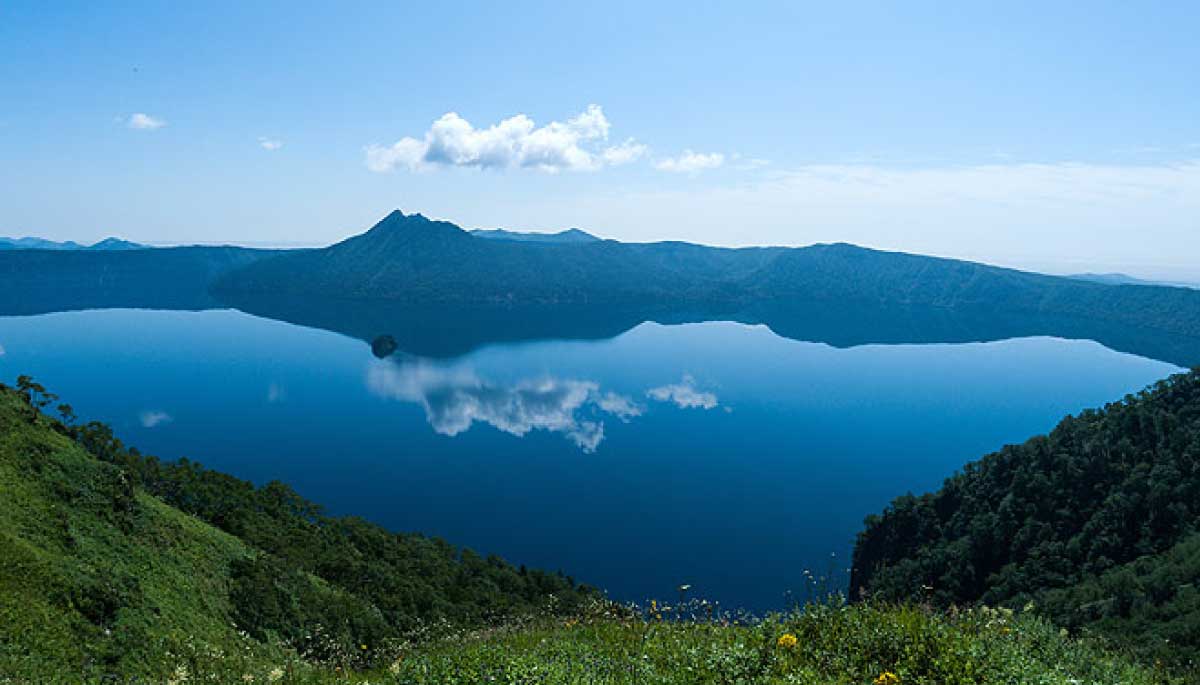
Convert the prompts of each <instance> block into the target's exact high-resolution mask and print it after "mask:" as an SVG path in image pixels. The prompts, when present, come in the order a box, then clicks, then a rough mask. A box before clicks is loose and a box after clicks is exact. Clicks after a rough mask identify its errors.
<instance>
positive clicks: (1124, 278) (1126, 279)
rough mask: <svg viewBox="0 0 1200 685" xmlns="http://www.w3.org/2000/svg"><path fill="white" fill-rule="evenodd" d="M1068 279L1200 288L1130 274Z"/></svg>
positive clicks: (1113, 283) (1077, 276) (1112, 283)
mask: <svg viewBox="0 0 1200 685" xmlns="http://www.w3.org/2000/svg"><path fill="white" fill-rule="evenodd" d="M1067 278H1074V279H1075V280H1078V281H1091V282H1092V283H1104V284H1105V285H1164V286H1169V287H1173V288H1193V289H1197V288H1200V285H1196V284H1195V283H1174V282H1170V281H1147V280H1145V279H1141V278H1135V277H1133V276H1130V275H1128V274H1122V273H1107V274H1094V273H1083V274H1072V275H1070V276H1067Z"/></svg>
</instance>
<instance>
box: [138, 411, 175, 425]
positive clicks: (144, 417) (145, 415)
mask: <svg viewBox="0 0 1200 685" xmlns="http://www.w3.org/2000/svg"><path fill="white" fill-rule="evenodd" d="M174 420H175V419H174V418H172V417H171V415H170V414H168V413H167V412H165V411H158V410H150V409H147V410H146V411H144V412H142V413H141V414H138V421H140V422H141V424H142V427H143V428H155V427H157V426H161V425H163V424H165V423H171V422H172V421H174Z"/></svg>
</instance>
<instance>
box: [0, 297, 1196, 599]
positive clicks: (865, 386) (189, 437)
mask: <svg viewBox="0 0 1200 685" xmlns="http://www.w3.org/2000/svg"><path fill="white" fill-rule="evenodd" d="M1176 370H1177V368H1176V367H1175V366H1173V365H1170V364H1166V363H1163V362H1158V361H1152V360H1149V359H1145V358H1142V357H1137V356H1133V355H1128V354H1121V353H1118V352H1114V351H1112V350H1109V349H1107V348H1105V347H1103V346H1101V345H1100V344H1098V343H1095V342H1090V341H1070V340H1062V339H1057V338H1048V337H1033V338H1020V339H1014V340H1006V341H1000V342H990V343H969V344H925V345H864V346H859V347H852V348H849V349H837V348H833V347H829V346H827V345H825V344H820V343H806V342H798V341H795V340H789V339H785V338H781V337H779V336H777V335H775V334H774V333H772V332H771V331H770V330H768V329H767V328H766V327H763V326H746V325H742V324H734V323H703V324H687V325H676V326H663V325H658V324H649V323H648V324H642V325H640V326H637V327H635V328H633V329H632V330H629V331H627V332H625V333H623V334H621V335H618V336H616V337H614V338H611V339H607V340H600V341H586V342H581V341H541V342H524V343H511V344H498V345H491V346H484V347H482V348H480V349H477V350H475V351H474V352H471V353H468V354H465V355H462V356H458V357H455V358H451V359H437V360H433V359H429V358H422V357H416V356H411V355H407V354H404V353H403V352H398V353H396V354H394V355H392V356H390V357H387V358H385V359H379V358H377V357H375V356H374V355H373V354H372V351H371V348H370V346H369V345H367V344H366V343H364V342H363V341H361V340H357V339H353V338H350V337H346V336H343V335H340V334H337V333H332V332H328V331H324V330H317V329H310V328H305V327H302V326H297V325H292V324H288V323H282V322H279V321H274V320H270V319H264V318H257V317H254V316H250V315H247V314H243V313H241V312H238V311H234V310H219V311H206V312H173V311H142V310H105V311H86V312H72V313H55V314H46V315H41V316H31V317H10V318H0V379H2V380H4V381H5V382H8V383H11V382H12V380H13V379H14V378H15V377H16V375H17V374H20V373H29V374H32V375H34V376H35V377H36V378H37V379H38V380H39V381H41V382H42V383H43V384H45V385H46V386H47V387H49V388H50V389H51V390H53V391H55V392H57V393H59V394H60V395H61V396H62V397H63V398H64V399H65V400H66V401H69V402H70V403H71V404H73V405H74V407H75V408H76V411H77V413H78V414H79V415H80V416H82V417H85V418H88V419H100V420H103V421H106V422H109V423H111V424H112V425H113V426H114V428H115V429H116V430H117V433H118V435H120V436H121V437H122V438H123V439H125V440H126V442H128V443H130V444H132V445H136V446H138V447H139V448H140V449H142V450H143V451H144V452H148V453H152V454H157V455H159V456H161V457H164V458H175V457H180V456H186V457H188V458H191V459H195V460H197V461H200V462H202V463H204V464H205V465H207V466H210V467H212V468H215V469H218V470H221V471H227V472H230V473H233V474H236V475H238V476H241V477H243V478H247V479H250V480H253V481H256V482H260V483H261V482H265V481H268V480H272V479H278V480H282V481H284V482H287V483H289V484H291V485H292V486H294V487H295V488H296V489H297V490H298V491H299V492H300V493H301V494H303V495H304V496H306V497H308V498H310V499H313V500H315V501H317V502H320V503H321V504H323V505H324V506H325V507H326V508H327V509H328V510H329V511H330V512H331V513H335V514H356V515H361V516H364V517H366V518H368V519H370V520H372V521H375V522H377V523H380V524H383V525H385V526H388V527H390V528H393V529H397V530H405V531H420V532H424V533H428V534H431V535H438V536H442V537H444V538H446V539H448V540H450V541H451V542H454V543H456V544H461V545H466V546H469V547H472V548H474V549H476V550H478V551H480V552H484V553H489V552H494V553H497V554H500V555H501V556H503V557H505V558H507V559H509V560H510V561H512V562H514V563H524V564H528V565H530V566H537V567H543V568H548V569H551V570H555V569H561V570H563V571H565V572H567V573H569V574H571V575H573V576H575V577H576V578H578V579H580V580H583V581H586V582H589V583H592V584H595V585H598V586H600V587H603V588H606V589H607V590H608V591H609V592H610V594H611V595H612V596H614V597H616V598H619V599H623V600H626V599H634V600H640V599H643V598H646V597H649V596H659V597H671V596H674V588H675V587H676V586H678V585H679V584H682V583H690V584H691V585H692V586H693V588H694V590H693V593H695V594H698V595H700V596H704V597H708V598H711V599H716V600H719V601H721V602H722V604H724V605H726V606H732V605H740V606H745V607H748V608H751V609H754V610H765V609H769V608H775V607H779V606H782V604H783V602H784V597H785V593H786V592H788V591H789V590H791V591H793V592H795V593H797V594H803V591H804V590H803V580H802V576H801V573H802V571H803V570H804V569H806V568H811V569H813V570H814V571H816V572H817V573H818V574H820V573H823V572H824V571H825V570H826V569H827V568H829V567H830V565H831V563H832V564H834V565H835V566H836V567H839V568H844V567H845V565H846V563H847V561H848V556H849V551H850V547H851V544H852V541H853V536H854V534H855V533H856V531H857V530H858V529H859V527H860V525H861V522H862V519H863V517H864V516H866V515H867V514H870V513H872V512H876V511H878V510H880V509H881V508H882V507H883V506H884V505H885V504H886V503H887V502H888V501H889V500H890V499H891V498H892V497H895V496H896V495H899V494H903V493H904V492H906V491H910V490H911V491H914V492H915V491H924V490H928V489H931V488H935V487H937V486H938V485H939V484H940V483H941V481H942V479H944V478H945V477H946V476H948V475H950V474H951V473H952V472H953V471H954V470H955V469H957V468H959V467H960V466H962V465H963V464H964V463H965V462H967V461H969V460H972V459H975V458H977V457H979V456H981V455H983V454H985V453H987V452H989V451H992V450H995V449H997V448H999V447H1000V446H1002V445H1003V444H1005V443H1012V442H1020V441H1023V440H1024V439H1025V438H1027V437H1029V436H1031V435H1033V434H1036V433H1039V432H1044V431H1046V430H1048V429H1050V428H1051V427H1053V426H1054V424H1055V423H1057V421H1058V420H1059V419H1060V418H1061V417H1062V416H1064V415H1065V414H1067V413H1071V412H1076V411H1078V410H1080V409H1083V408H1085V407H1092V406H1098V405H1101V404H1103V403H1105V402H1107V401H1111V400H1114V399H1117V398H1119V397H1121V396H1123V395H1124V394H1125V393H1128V392H1131V391H1135V390H1138V389H1140V388H1142V387H1143V386H1145V385H1146V384H1148V383H1151V382H1153V381H1155V380H1157V379H1159V378H1162V377H1164V376H1166V375H1168V374H1170V373H1172V372H1173V371H1176ZM831 555H836V557H834V556H831Z"/></svg>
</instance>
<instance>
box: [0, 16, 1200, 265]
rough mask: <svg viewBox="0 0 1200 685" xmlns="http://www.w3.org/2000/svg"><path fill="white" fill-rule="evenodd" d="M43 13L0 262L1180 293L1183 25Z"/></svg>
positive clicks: (1189, 194) (28, 65) (25, 38)
mask: <svg viewBox="0 0 1200 685" xmlns="http://www.w3.org/2000/svg"><path fill="white" fill-rule="evenodd" d="M49 4H50V3H41V2H37V3H34V2H20V1H17V2H12V1H10V2H7V3H5V4H3V5H0V235H13V234H19V235H24V234H34V235H42V236H46V237H51V238H56V239H75V240H95V239H97V238H100V237H103V236H105V235H109V234H117V235H121V236H124V237H128V238H131V239H135V240H144V241H155V242H237V243H268V244H324V243H328V242H331V241H334V240H337V239H340V238H342V237H345V236H347V235H349V234H352V233H355V232H359V231H361V230H362V229H364V228H365V227H367V226H369V225H370V224H371V223H372V222H373V221H374V220H376V219H378V218H379V217H380V216H382V215H383V214H384V213H386V212H387V211H388V210H390V209H392V208H395V207H399V208H401V209H403V210H405V211H420V212H423V213H425V214H427V215H430V216H435V217H439V218H445V219H449V220H452V221H455V222H457V223H460V224H462V225H465V226H469V227H476V226H481V227H497V226H500V227H508V228H517V229H531V230H552V229H554V230H557V229H560V228H565V227H568V226H579V227H581V228H584V229H586V230H590V231H593V232H595V233H598V234H600V235H604V236H608V237H614V238H619V239H623V240H659V239H684V240H693V241H699V242H707V243H714V244H723V245H744V244H764V243H770V244H789V245H800V244H808V243H812V242H818V241H834V240H845V241H850V242H855V243H859V244H864V245H869V246H875V247H882V248H888V249H903V250H910V251H916V252H924V253H929V254H939V255H947V256H955V257H966V258H973V259H981V260H985V261H990V262H994V263H1000V264H1007V265H1014V266H1020V267H1026V268H1036V269H1044V270H1050V271H1075V270H1089V269H1090V270H1123V271H1126V272H1130V273H1134V274H1138V275H1143V276H1152V277H1159V278H1188V279H1200V266H1197V265H1196V263H1197V262H1200V260H1198V259H1196V256H1197V255H1200V88H1198V87H1197V76H1196V74H1198V73H1200V41H1197V40H1196V39H1195V34H1194V31H1195V27H1196V26H1200V4H1197V3H1192V2H1179V3H1165V2H1150V3H1140V4H1135V3H1117V2H1111V3H1107V2H1096V3H1086V7H1084V6H1082V5H1083V4H1082V3H1065V2H1064V3H1046V2H1039V3H1027V4H1022V3H910V2H906V3H896V2H886V3H885V2H881V3H820V4H817V3H812V4H804V3H794V2H780V3H768V2H763V3H696V2H678V3H676V2H661V3H632V2H631V3H622V2H610V3H606V4H604V5H603V6H600V5H598V4H595V3H552V4H551V3H520V2H516V3H514V2H510V3H505V4H503V5H500V4H499V3H454V4H453V7H451V6H450V5H451V4H450V3H442V4H440V5H445V6H435V5H439V3H377V4H368V3H353V4H352V5H346V4H343V3H284V2H278V3H276V2H271V3H267V2H239V3H229V4H227V5H226V6H224V7H216V6H215V5H216V3H212V4H211V5H212V6H210V3H182V2H180V3H161V2H153V3H135V2H122V3H58V6H57V7H49V6H48V5H49ZM105 4H107V5H109V6H104V5H105ZM647 5H652V6H647ZM593 106H594V107H593ZM449 113H454V114H456V115H457V116H456V117H450V118H448V119H447V118H445V117H446V115H448V114H449ZM520 115H524V117H525V118H524V119H514V117H518V116H520ZM439 121H440V122H441V123H440V124H436V125H435V122H439ZM502 122H507V123H504V124H502ZM497 125H499V126H500V128H498V129H496V130H489V127H493V126H497ZM406 139H407V140H406ZM401 141H403V142H401ZM689 152H690V153H691V154H690V155H689V154H688V153H689Z"/></svg>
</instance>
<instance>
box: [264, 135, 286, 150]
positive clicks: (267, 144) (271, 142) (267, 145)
mask: <svg viewBox="0 0 1200 685" xmlns="http://www.w3.org/2000/svg"><path fill="white" fill-rule="evenodd" d="M258 146H259V147H261V148H262V149H264V150H267V151H270V152H274V151H275V150H278V149H279V148H281V147H283V141H282V140H275V139H273V138H264V137H261V136H260V137H259V139H258Z"/></svg>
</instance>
